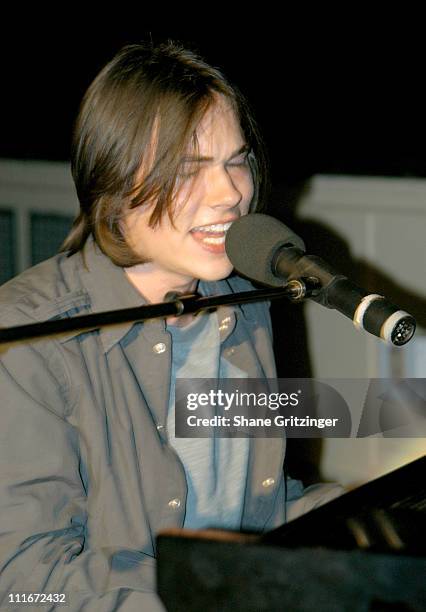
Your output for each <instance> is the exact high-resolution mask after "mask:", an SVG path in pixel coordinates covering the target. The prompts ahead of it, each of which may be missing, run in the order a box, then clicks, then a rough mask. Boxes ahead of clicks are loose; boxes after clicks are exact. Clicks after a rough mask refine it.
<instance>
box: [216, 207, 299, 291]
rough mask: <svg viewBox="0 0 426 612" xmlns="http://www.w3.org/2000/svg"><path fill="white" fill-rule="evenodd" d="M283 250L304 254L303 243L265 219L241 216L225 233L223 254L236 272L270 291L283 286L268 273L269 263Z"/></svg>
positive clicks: (261, 216)
mask: <svg viewBox="0 0 426 612" xmlns="http://www.w3.org/2000/svg"><path fill="white" fill-rule="evenodd" d="M283 246H294V247H297V248H299V249H301V250H302V251H305V244H304V242H303V240H302V239H301V238H299V236H297V235H296V234H295V233H294V232H292V231H291V229H289V228H288V227H287V226H286V225H284V223H281V221H278V220H277V219H274V217H270V216H269V215H263V214H260V213H256V214H250V215H245V216H244V217H241V218H240V219H238V221H234V223H233V224H232V225H231V227H230V228H229V230H228V231H227V232H226V240H225V250H226V254H227V256H228V258H229V259H230V261H231V263H232V265H233V266H234V268H235V269H236V271H237V272H239V273H240V274H242V275H244V276H247V277H248V278H251V279H252V280H255V281H258V282H259V283H263V284H265V285H270V286H272V287H282V286H283V280H282V279H281V278H279V277H277V276H275V275H274V274H273V273H272V260H273V258H274V256H275V254H276V253H277V251H278V250H279V249H280V248H281V247H283Z"/></svg>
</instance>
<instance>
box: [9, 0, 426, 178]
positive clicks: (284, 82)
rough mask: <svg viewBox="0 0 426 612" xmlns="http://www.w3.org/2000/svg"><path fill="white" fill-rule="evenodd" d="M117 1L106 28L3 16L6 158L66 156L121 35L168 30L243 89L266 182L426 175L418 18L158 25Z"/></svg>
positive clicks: (212, 16) (260, 16)
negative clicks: (267, 167)
mask: <svg viewBox="0 0 426 612" xmlns="http://www.w3.org/2000/svg"><path fill="white" fill-rule="evenodd" d="M206 6H207V5H206ZM206 6H205V7H204V9H206ZM236 7H237V5H235V6H234V8H236ZM207 8H208V7H207ZM228 8H229V9H230V8H231V6H230V7H228ZM123 9H124V7H123ZM123 9H121V7H115V11H116V14H117V15H116V19H115V15H109V20H108V24H107V25H105V24H104V23H103V22H101V21H97V20H92V21H90V22H89V21H88V20H87V18H86V16H83V15H81V16H77V18H76V16H75V15H73V17H70V16H69V15H64V16H63V17H62V18H58V17H57V16H55V14H48V15H46V17H45V18H43V17H41V16H40V14H36V15H35V16H29V15H28V14H26V13H25V11H24V10H22V13H23V15H22V16H23V17H25V19H24V21H23V20H22V19H21V20H19V19H18V20H16V19H15V20H10V21H9V22H8V21H7V20H5V21H4V23H3V32H2V37H1V51H2V55H1V57H2V72H1V80H2V95H1V104H2V115H1V116H2V129H1V139H0V156H1V157H11V158H19V159H23V158H24V159H25V158H27V159H49V160H67V159H68V157H69V142H70V135H71V129H72V121H73V119H74V117H75V115H76V113H77V109H78V104H79V101H80V100H81V98H82V96H83V94H84V91H85V89H86V88H87V86H88V85H89V84H90V82H91V81H92V80H93V78H94V77H95V75H96V74H97V72H98V71H99V70H100V68H101V67H102V66H103V65H104V64H105V63H106V62H107V61H108V60H109V59H110V58H111V57H112V56H113V55H114V53H115V52H116V51H117V50H118V49H119V48H120V47H121V46H123V45H124V44H126V43H132V42H137V41H139V40H149V38H152V39H153V40H154V41H155V42H160V41H162V40H165V39H167V38H174V39H178V40H180V41H182V42H183V43H185V44H188V45H190V46H191V47H192V48H195V50H198V51H199V52H200V53H201V54H202V55H203V56H204V57H205V58H206V60H207V61H208V62H210V63H212V64H214V65H215V66H219V67H221V68H222V69H223V70H224V72H225V74H227V76H228V77H229V78H230V80H231V81H233V82H235V83H236V84H237V85H238V86H239V87H240V88H241V89H242V90H243V92H244V93H245V94H246V96H247V97H248V99H249V100H250V102H251V104H252V106H253V107H254V110H255V114H256V116H257V119H258V121H259V123H260V126H261V128H262V131H263V134H264V137H265V140H266V144H267V146H268V149H269V153H270V160H271V168H272V179H273V181H284V182H286V183H288V182H290V181H293V180H296V181H297V180H300V179H304V178H307V177H309V176H311V175H312V174H314V173H343V174H367V175H395V176H426V153H425V147H424V142H425V138H424V136H425V120H424V112H425V101H426V94H425V92H424V89H425V87H424V80H425V78H424V73H425V68H424V65H423V63H424V55H425V54H424V45H423V43H422V41H423V35H422V34H421V33H417V32H416V26H417V23H419V26H421V23H420V15H418V16H417V17H416V14H415V13H410V15H409V16H408V18H407V19H406V18H405V17H404V15H398V14H395V15H393V16H392V17H393V19H392V22H391V23H390V22H389V19H388V17H389V14H387V15H384V14H383V15H379V16H378V19H377V20H375V21H374V22H373V21H372V16H371V15H370V14H369V15H367V14H365V15H363V14H359V13H358V14H357V13H355V12H354V11H352V13H351V11H350V9H349V8H348V13H347V15H342V14H333V15H330V16H328V17H327V16H325V17H326V18H325V19H323V20H322V21H321V22H320V21H318V22H316V18H317V16H316V15H308V9H306V13H307V14H306V16H305V18H302V19H300V18H299V19H298V20H296V19H294V18H292V17H289V16H288V15H287V16H286V15H281V16H279V15H269V16H265V14H264V13H261V12H260V11H259V7H257V9H256V11H254V10H253V11H252V13H251V14H250V17H251V19H250V25H249V26H248V25H247V24H246V23H245V22H244V20H243V19H242V18H241V21H238V19H237V20H236V22H235V23H233V24H230V23H229V19H228V15H227V12H222V13H220V12H219V11H218V10H217V7H214V6H213V5H212V6H211V7H210V10H209V11H208V12H207V13H206V14H205V15H204V17H203V18H202V19H200V23H199V24H198V25H194V26H192V27H188V26H186V27H178V26H177V25H176V24H175V25H174V26H166V25H163V26H160V27H159V24H161V23H162V20H160V18H158V17H157V18H155V19H154V18H151V19H148V18H142V17H141V14H142V15H143V13H141V14H139V15H135V14H134V13H132V12H129V11H128V12H127V13H126V12H125V11H124V10H123ZM240 10H241V7H240ZM222 11H223V9H222ZM244 11H245V13H246V16H247V7H246V8H244ZM164 12H166V9H165V10H164ZM388 13H389V11H388ZM323 17H324V15H323ZM169 21H172V22H173V20H171V19H170V16H169Z"/></svg>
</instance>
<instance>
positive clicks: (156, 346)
mask: <svg viewBox="0 0 426 612" xmlns="http://www.w3.org/2000/svg"><path fill="white" fill-rule="evenodd" d="M166 348H167V347H166V345H165V344H164V342H157V344H154V346H153V347H152V350H153V351H154V353H157V354H159V353H164V351H165V350H166Z"/></svg>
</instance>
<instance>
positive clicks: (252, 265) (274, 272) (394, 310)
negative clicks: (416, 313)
mask: <svg viewBox="0 0 426 612" xmlns="http://www.w3.org/2000/svg"><path fill="white" fill-rule="evenodd" d="M225 249H226V254H227V256H228V258H229V259H230V261H231V263H232V264H233V266H234V268H235V269H236V271H237V272H239V273H240V274H242V275H243V276H246V277H248V278H250V279H252V280H255V281H258V282H259V283H262V284H264V285H270V286H272V287H282V286H283V284H284V283H283V281H284V282H286V281H291V280H302V281H303V280H304V279H308V280H309V281H311V282H315V281H316V282H317V283H318V282H319V288H318V289H317V290H316V291H315V292H314V293H313V295H312V297H311V299H313V300H314V301H315V302H317V303H319V304H322V306H325V307H326V308H332V309H336V310H338V311H339V312H341V313H342V314H344V315H345V316H347V317H349V318H350V319H351V320H352V321H353V323H354V325H355V327H356V328H358V329H364V330H365V331H367V332H369V333H370V334H373V335H375V336H377V337H378V338H381V339H382V340H384V341H386V342H389V343H391V344H394V345H395V346H402V345H403V344H406V343H407V342H408V341H409V340H411V338H412V337H413V335H414V332H415V329H416V321H415V319H414V317H412V316H411V315H410V314H408V313H407V312H405V311H404V310H401V309H400V308H399V307H398V306H395V305H394V304H392V303H391V302H389V301H388V300H387V299H386V298H384V297H383V296H381V295H378V294H376V293H369V292H368V291H365V290H364V289H361V288H360V287H357V286H356V285H355V284H354V283H352V282H351V281H350V280H349V279H348V278H346V277H345V276H343V274H340V273H339V272H337V271H335V270H333V268H332V267H331V266H330V265H329V264H328V263H327V262H325V261H323V260H322V259H321V258H320V257H317V256H315V255H307V254H306V253H305V245H304V242H303V240H302V239H301V238H300V237H299V236H297V235H296V234H295V233H294V232H292V231H291V230H290V229H289V228H288V227H287V226H286V225H284V223H281V222H280V221H278V220H277V219H274V218H273V217H270V216H268V215H264V214H259V213H257V214H250V215H246V216H244V217H241V219H238V221H235V222H234V223H233V224H232V225H231V227H230V228H229V230H228V231H227V233H226V241H225Z"/></svg>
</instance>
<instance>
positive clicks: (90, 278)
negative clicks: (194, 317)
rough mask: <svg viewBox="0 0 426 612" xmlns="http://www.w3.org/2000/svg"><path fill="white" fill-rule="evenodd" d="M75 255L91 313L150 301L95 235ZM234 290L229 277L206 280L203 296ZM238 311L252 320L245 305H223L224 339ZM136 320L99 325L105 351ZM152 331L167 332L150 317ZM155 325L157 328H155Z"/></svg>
mask: <svg viewBox="0 0 426 612" xmlns="http://www.w3.org/2000/svg"><path fill="white" fill-rule="evenodd" d="M73 258H76V260H75V261H76V265H77V269H78V274H79V276H80V279H81V282H82V285H83V287H84V289H85V291H86V292H87V294H88V296H89V298H90V310H91V312H106V311H108V310H119V309H123V308H135V307H138V306H143V305H144V304H147V300H146V299H145V298H144V297H143V296H142V295H141V293H139V291H138V290H137V289H136V287H134V285H133V284H132V283H131V282H130V281H129V280H128V278H127V276H126V274H125V271H124V268H122V267H120V266H117V265H115V264H114V263H113V262H112V261H111V260H110V259H109V257H107V256H106V255H104V253H102V251H101V250H100V249H99V247H98V246H97V244H96V243H95V241H94V240H93V237H92V236H90V237H89V239H88V240H87V242H86V244H85V246H84V249H83V251H82V252H80V253H77V254H76V255H74V256H73ZM234 291H235V290H234V289H233V287H232V284H231V283H230V281H229V280H222V281H214V282H203V283H202V293H203V294H204V295H219V294H221V293H233V292H234ZM236 313H241V314H242V315H243V316H244V318H246V319H252V315H251V310H250V308H247V306H246V305H242V306H222V307H221V308H220V309H218V311H217V315H218V325H219V331H220V338H221V342H223V341H224V340H225V339H226V338H227V337H228V336H229V335H230V334H231V333H232V331H233V329H234V328H235V325H236V316H235V315H236ZM135 323H136V322H135V321H129V322H128V323H120V324H117V325H109V326H103V327H101V328H100V340H101V343H102V347H103V349H104V352H105V353H107V352H108V351H109V350H110V349H111V348H112V347H113V346H114V345H115V344H116V343H117V342H119V341H120V340H121V339H122V338H124V336H125V335H126V334H127V332H128V331H129V330H130V329H131V328H132V327H133V325H134V324H135ZM150 324H151V325H150V329H152V332H154V333H157V334H158V333H159V332H164V330H165V325H164V321H163V320H161V319H158V320H151V321H150ZM153 328H155V329H153ZM82 333H87V330H84V331H83V330H82V331H79V330H76V331H75V332H71V333H69V334H66V335H64V336H63V340H62V341H65V340H67V339H70V338H73V337H75V336H77V335H79V334H82Z"/></svg>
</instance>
